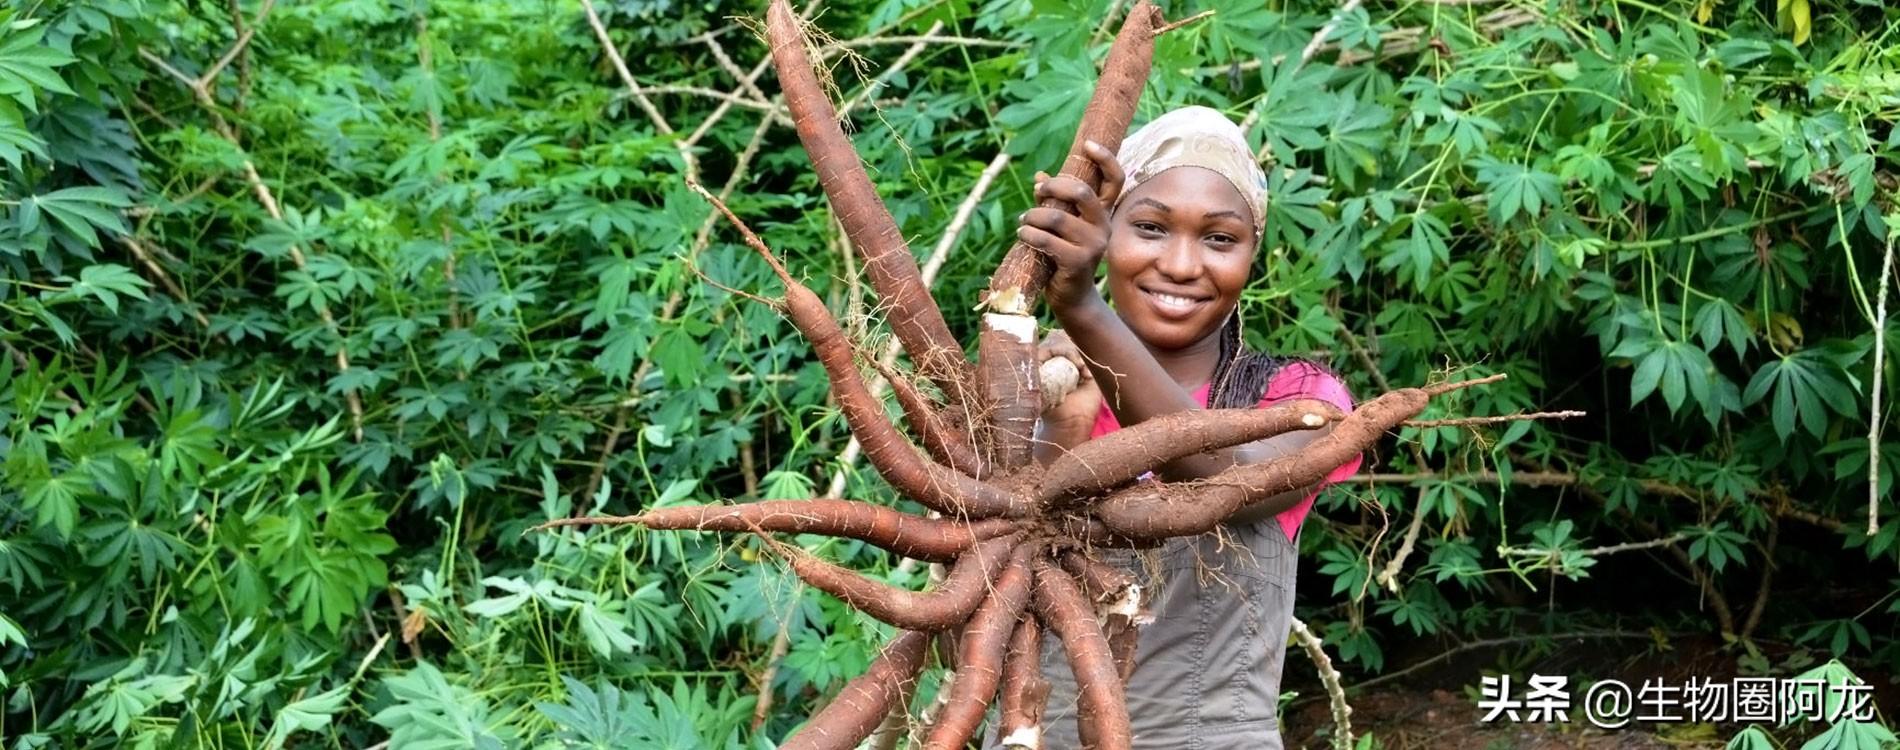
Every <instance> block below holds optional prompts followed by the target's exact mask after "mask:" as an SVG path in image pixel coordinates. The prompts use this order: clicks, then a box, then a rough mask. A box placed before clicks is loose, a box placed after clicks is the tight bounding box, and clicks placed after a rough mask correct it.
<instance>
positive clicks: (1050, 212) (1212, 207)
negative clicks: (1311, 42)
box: [992, 107, 1360, 748]
mask: <svg viewBox="0 0 1900 750" xmlns="http://www.w3.org/2000/svg"><path fill="white" fill-rule="evenodd" d="M1088 154H1089V156H1090V158H1092V159H1094V160H1095V161H1096V163H1097V164H1098V165H1099V167H1100V168H1101V171H1102V175H1103V182H1102V188H1101V190H1100V192H1099V193H1098V192H1096V191H1092V190H1090V189H1089V188H1088V187H1087V186H1085V185H1084V184H1083V183H1081V182H1080V181H1078V180H1074V179H1070V178H1065V177H1056V178H1049V179H1041V180H1040V181H1039V182H1038V184H1037V188H1036V197H1037V198H1038V199H1042V198H1058V199H1061V200H1063V201H1066V202H1068V203H1069V204H1070V205H1072V206H1074V207H1075V212H1074V213H1070V212H1067V211H1063V210H1061V209H1056V208H1036V209H1032V210H1030V211H1029V212H1027V213H1025V214H1024V215H1023V218H1022V221H1023V226H1022V228H1021V229H1020V230H1019V232H1018V236H1019V237H1021V238H1022V239H1023V240H1024V241H1025V242H1028V243H1029V244H1031V245H1033V246H1035V247H1037V248H1038V249H1040V250H1042V251H1043V252H1044V253H1046V254H1047V255H1048V256H1049V257H1050V258H1051V260H1052V262H1053V265H1054V266H1055V272H1054V274H1053V275H1052V277H1051V281H1050V286H1049V288H1048V291H1047V296H1048V299H1049V302H1050V307H1051V309H1052V310H1053V312H1054V313H1055V316H1056V319H1057V320H1058V321H1059V322H1060V323H1061V324H1062V330H1060V331H1056V332H1055V333H1053V334H1051V336H1050V338H1049V340H1048V341H1046V342H1045V343H1044V346H1043V351H1042V356H1043V357H1044V358H1045V359H1047V358H1049V357H1056V356H1061V357H1067V358H1069V359H1072V360H1074V361H1075V363H1076V366H1077V368H1078V369H1080V370H1081V371H1082V372H1083V375H1084V377H1083V381H1082V383H1081V385H1080V387H1078V388H1077V389H1076V390H1075V391H1074V392H1073V393H1071V394H1069V395H1068V397H1066V398H1064V399H1063V400H1062V401H1061V402H1060V403H1059V404H1057V405H1056V406H1053V407H1051V408H1050V409H1049V410H1048V411H1046V412H1045V413H1044V414H1043V415H1042V420H1041V422H1040V424H1039V427H1038V431H1037V444H1036V457H1037V460H1039V461H1043V462H1048V461H1051V460H1054V459H1055V458H1056V457H1058V456H1060V455H1062V454H1063V453H1064V452H1066V451H1068V450H1069V449H1071V448H1073V447H1075V446H1076V445H1079V444H1081V443H1083V442H1085V441H1088V440H1092V439H1094V438H1097V437H1101V436H1103V435H1106V434H1108V433H1111V432H1114V431H1116V430H1118V429H1120V428H1121V426H1122V425H1132V424H1136V423H1139V422H1142V421H1145V420H1148V419H1153V418H1156V417H1160V416H1163V415H1167V414H1173V413H1176V412H1181V411H1186V410H1190V409H1204V408H1209V407H1210V406H1212V407H1217V408H1234V407H1245V406H1251V405H1256V404H1258V405H1262V406H1265V405H1269V404H1273V403H1276V402H1279V401H1282V400H1286V399H1292V398H1318V399H1322V400H1325V401H1328V402H1331V403H1333V404H1334V405H1336V406H1338V407H1339V408H1340V409H1341V410H1342V411H1351V409H1352V398H1351V396H1350V395H1349V394H1348V393H1347V392H1346V389H1345V387H1344V386H1343V385H1342V384H1341V383H1340V381H1339V379H1338V378H1337V377H1335V376H1333V374H1332V373H1330V372H1328V371H1327V370H1326V369H1325V368H1324V367H1322V366H1320V365H1318V364H1315V363H1312V362H1306V361H1298V360H1286V359H1280V358H1276V357H1273V356H1271V355H1268V354H1264V353H1257V352H1250V351H1247V350H1245V348H1244V347H1243V346H1242V345H1241V337H1240V318H1239V315H1238V313H1237V309H1238V304H1239V300H1240V294H1241V291H1242V290H1243V289H1244V288H1245V287H1246V286H1247V283H1248V281H1249V280H1250V279H1251V278H1252V275H1253V274H1252V269H1253V263H1254V260H1255V258H1256V257H1257V256H1259V254H1260V253H1259V249H1260V248H1259V245H1260V238H1261V237H1262V235H1263V232H1262V229H1263V228H1264V224H1265V220H1264V217H1265V203H1266V186H1265V185H1266V181H1265V179H1264V177H1263V176H1262V174H1261V172H1260V168H1259V167H1258V166H1257V165H1256V164H1255V163H1254V161H1253V158H1252V150H1251V149H1249V148H1248V145H1247V143H1246V141H1245V139H1244V138H1243V137H1242V135H1241V132H1240V128H1239V127H1238V126H1236V125H1235V124H1234V123H1233V122H1232V121H1230V120H1228V119H1227V118H1226V116H1224V115H1222V114H1220V113H1219V112H1217V111H1215V110H1212V109H1208V108H1206V107H1187V108H1183V109H1178V110H1174V111H1172V112H1169V113H1167V114H1165V115H1162V116H1161V117H1159V118H1156V119H1155V120H1154V121H1153V122H1150V123H1149V124H1147V125H1145V126H1143V127H1142V128H1141V129H1139V130H1137V131H1136V132H1135V133H1134V134H1132V135H1130V136H1129V137H1128V139H1127V141H1125V142H1124V143H1123V145H1122V148H1121V151H1120V153H1119V154H1113V155H1111V154H1110V153H1109V152H1108V150H1107V149H1105V148H1102V147H1100V146H1098V145H1095V144H1093V143H1091V144H1089V148H1088ZM1124 183H1125V189H1124ZM1098 265H1100V266H1105V267H1106V269H1107V284H1106V287H1107V290H1108V293H1109V298H1108V299H1104V298H1103V297H1102V296H1101V294H1100V293H1099V292H1097V290H1096V286H1095V271H1096V268H1097V266H1098ZM1110 299H1112V300H1113V303H1114V304H1113V306H1112V307H1111V306H1110V304H1109V300H1110ZM1328 431H1329V429H1321V430H1314V431H1298V432H1293V433H1287V434H1285V435H1281V436H1279V437H1275V438H1271V439H1268V440H1263V441H1259V442H1256V443H1249V444H1246V445H1241V446H1237V447H1234V448H1230V449H1226V450H1222V451H1216V452H1211V453H1205V454H1201V455H1197V456H1191V457H1189V458H1184V459H1181V460H1178V461H1175V462H1174V463H1171V464H1168V465H1166V466H1164V467H1162V468H1161V470H1160V471H1158V472H1157V473H1158V474H1160V475H1161V478H1162V479H1164V480H1168V481H1184V480H1193V479H1199V478H1205V477H1210V476H1213V475H1214V474H1216V473H1219V472H1220V471H1222V470H1223V469H1228V468H1231V467H1233V466H1236V465H1241V464H1254V463H1259V462H1263V461H1267V460H1271V459H1273V458H1275V457H1278V456H1281V455H1284V454H1286V453H1289V452H1292V451H1297V450H1298V449H1300V448H1301V447H1302V446H1304V445H1306V444H1307V443H1308V442H1310V441H1312V440H1315V439H1318V438H1319V437H1321V436H1323V435H1325V434H1326V433H1327V432H1328ZM1359 464H1360V459H1359V458H1358V457H1355V458H1353V459H1352V460H1350V461H1348V462H1346V463H1345V464H1343V465H1341V466H1339V467H1338V468H1336V469H1335V470H1334V471H1333V472H1331V473H1330V474H1329V475H1327V477H1326V478H1325V480H1323V481H1322V482H1321V484H1319V485H1315V486H1312V487H1303V488H1299V489H1295V490H1291V491H1288V492H1285V493H1282V494H1281V495H1279V496H1276V497H1273V498H1271V499H1269V500H1267V501H1266V502H1263V503H1260V504H1259V505H1256V506H1254V507H1253V508H1250V509H1248V510H1247V511H1245V512H1243V513H1241V514H1239V515H1237V516H1234V517H1232V518H1231V519H1230V520H1229V521H1228V522H1227V523H1226V524H1225V525H1224V526H1223V527H1222V528H1221V529H1220V530H1219V531H1217V532H1214V533H1210V534H1206V535H1203V536H1200V537H1192V538H1176V539H1173V540H1170V542H1169V544H1168V545H1167V546H1165V547H1164V548H1163V549H1162V550H1161V551H1160V553H1159V558H1158V563H1159V564H1158V565H1152V566H1143V565H1141V564H1140V561H1138V560H1137V559H1135V557H1134V556H1133V554H1132V553H1126V554H1123V555H1121V556H1120V557H1119V558H1113V559H1114V561H1115V562H1117V563H1119V564H1121V566H1122V567H1123V568H1124V569H1126V570H1128V571H1129V572H1131V573H1136V574H1140V573H1141V572H1143V569H1144V567H1145V569H1146V570H1149V571H1158V572H1157V573H1156V574H1155V575H1153V576H1150V580H1149V581H1147V583H1148V585H1149V587H1150V590H1151V591H1157V592H1158V593H1157V594H1155V595H1153V597H1152V598H1151V599H1150V601H1152V602H1154V605H1153V611H1152V614H1153V616H1154V621H1153V622H1152V624H1149V625H1147V626H1145V627H1143V628H1142V629H1141V630H1140V635H1139V640H1138V642H1137V644H1136V652H1135V660H1134V667H1133V672H1132V674H1130V675H1129V676H1128V682H1127V691H1126V692H1127V700H1128V706H1129V714H1130V717H1131V719H1132V721H1133V729H1134V737H1135V743H1136V746H1137V747H1152V748H1161V747H1190V746H1192V747H1248V748H1278V747H1280V746H1281V741H1280V736H1279V727H1278V721H1277V717H1276V709H1277V706H1278V697H1279V683H1280V672H1281V664H1282V661H1283V658H1284V656H1285V648H1286V635H1287V631H1288V628H1289V625H1290V623H1291V617H1292V611H1293V589H1294V578H1295V573H1296V571H1297V568H1298V564H1297V552H1298V546H1297V544H1296V542H1297V539H1298V532H1299V527H1300V522H1301V521H1302V520H1304V518H1305V516H1306V513H1307V512H1308V510H1310V509H1311V507H1312V504H1313V500H1314V497H1315V496H1316V495H1317V494H1318V492H1319V490H1320V489H1321V488H1322V487H1323V486H1324V485H1325V484H1328V483H1331V482H1336V481H1339V480H1341V479H1343V478H1345V477H1347V476H1350V475H1351V474H1352V473H1353V472H1355V471H1357V470H1358V467H1359ZM1110 556H1111V557H1112V552H1111V555H1110ZM1043 653H1044V654H1045V658H1044V664H1043V669H1042V671H1043V675H1044V678H1045V679H1047V680H1048V681H1049V683H1050V684H1051V687H1052V690H1051V693H1050V697H1049V701H1048V706H1049V713H1048V715H1047V716H1046V717H1045V720H1044V732H1046V733H1047V734H1046V736H1045V737H1044V738H1043V746H1045V747H1078V746H1079V745H1078V744H1077V743H1078V741H1079V738H1078V737H1077V736H1075V734H1074V731H1075V729H1074V722H1073V721H1070V720H1066V719H1068V718H1070V717H1072V716H1073V713H1074V711H1075V710H1076V709H1075V706H1076V700H1075V698H1076V694H1077V690H1076V685H1075V682H1074V678H1073V677H1072V676H1071V675H1070V673H1069V671H1068V670H1067V669H1066V668H1065V666H1064V665H1063V664H1061V663H1060V661H1059V658H1058V657H1056V656H1054V655H1055V654H1058V653H1060V652H1059V650H1058V649H1056V648H1053V647H1049V648H1045V649H1044V650H1043ZM1000 742H1002V740H1001V739H1000V738H992V746H996V745H997V743H1000Z"/></svg>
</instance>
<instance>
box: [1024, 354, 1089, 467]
mask: <svg viewBox="0 0 1900 750" xmlns="http://www.w3.org/2000/svg"><path fill="white" fill-rule="evenodd" d="M1057 357H1060V358H1063V359H1067V360H1069V361H1071V362H1074V363H1075V369H1076V370H1077V372H1078V373H1079V374H1078V375H1077V379H1076V383H1075V390H1072V391H1069V393H1068V395H1066V396H1064V397H1063V398H1062V400H1061V401H1058V402H1056V404H1055V405H1054V406H1051V407H1049V408H1047V409H1044V410H1043V412H1042V421H1041V423H1040V424H1039V425H1038V427H1037V430H1036V446H1035V454H1036V460H1037V461H1038V462H1043V463H1046V462H1048V461H1050V460H1052V459H1054V458H1055V457H1056V456H1059V455H1061V454H1062V453H1063V452H1064V451H1067V450H1068V449H1070V448H1074V447H1075V446H1077V445H1081V444H1082V443H1084V442H1087V441H1088V439H1089V433H1090V432H1093V431H1094V429H1095V417H1096V415H1097V414H1098V413H1099V412H1100V411H1101V409H1102V390H1101V389H1100V388H1098V387H1096V385H1095V377H1094V375H1093V374H1092V373H1090V372H1089V367H1088V363H1087V362H1085V361H1083V359H1082V352H1081V350H1080V349H1077V348H1076V346H1075V342H1073V341H1070V340H1069V335H1068V334H1066V333H1063V332H1062V331H1060V330H1056V331H1051V332H1050V333H1049V336H1048V337H1047V338H1045V339H1043V340H1042V344H1041V345H1040V346H1038V347H1037V349H1036V362H1037V364H1038V365H1040V364H1041V363H1043V362H1046V361H1048V360H1051V359H1055V358H1057Z"/></svg>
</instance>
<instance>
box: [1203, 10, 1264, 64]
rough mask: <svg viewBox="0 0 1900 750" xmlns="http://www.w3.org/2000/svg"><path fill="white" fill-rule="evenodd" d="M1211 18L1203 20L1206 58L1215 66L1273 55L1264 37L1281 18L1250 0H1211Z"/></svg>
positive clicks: (1262, 58)
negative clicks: (1206, 50) (1205, 24)
mask: <svg viewBox="0 0 1900 750" xmlns="http://www.w3.org/2000/svg"><path fill="white" fill-rule="evenodd" d="M1205 7H1208V8H1210V9H1212V10H1213V11H1214V17H1213V18H1210V19H1208V20H1207V47H1208V53H1209V59H1210V60H1212V61H1213V62H1216V63H1226V62H1228V61H1233V60H1244V59H1261V60H1265V59H1267V58H1270V57H1272V56H1273V50H1272V49H1271V47H1270V46H1269V40H1268V36H1269V35H1270V34H1271V33H1272V31H1273V28H1274V27H1275V26H1278V25H1280V21H1281V16H1280V14H1278V13H1275V12H1273V11H1271V10H1268V9H1267V7H1266V6H1265V4H1264V3H1256V2H1253V0H1212V1H1211V2H1209V3H1207V4H1206V6H1205Z"/></svg>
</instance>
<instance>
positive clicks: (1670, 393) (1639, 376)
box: [1608, 332, 1740, 423]
mask: <svg viewBox="0 0 1900 750" xmlns="http://www.w3.org/2000/svg"><path fill="white" fill-rule="evenodd" d="M1608 356H1610V357H1612V358H1624V357H1627V358H1630V359H1633V360H1635V361H1636V369H1635V371H1634V372H1633V373H1631V375H1630V404H1631V405H1632V406H1634V405H1636V404H1639V403H1642V401H1643V399H1645V398H1648V397H1649V396H1650V394H1652V393H1657V392H1660V393H1661V394H1662V397H1663V402H1664V403H1665V404H1667V405H1668V406H1669V413H1670V414H1675V413H1677V412H1679V411H1681V409H1682V405H1683V403H1684V397H1685V396H1688V397H1692V398H1694V399H1695V402H1696V404H1697V405H1698V406H1700V407H1701V408H1702V410H1703V416H1704V417H1706V418H1708V420H1709V421H1710V423H1714V422H1715V421H1716V419H1717V418H1719V416H1720V414H1721V413H1722V412H1723V411H1725V410H1727V409H1730V408H1739V406H1740V404H1739V403H1735V399H1733V398H1732V397H1731V393H1732V389H1733V385H1732V384H1729V383H1728V379H1727V378H1725V377H1723V375H1722V374H1721V371H1720V370H1718V369H1716V367H1715V362H1714V361H1713V360H1710V359H1709V355H1708V352H1706V351H1704V350H1703V349H1702V347H1700V346H1697V345H1695V344H1693V343H1690V342H1688V341H1668V340H1658V339H1657V338H1655V337H1654V336H1653V335H1650V334H1648V333H1647V332H1645V333H1632V334H1631V335H1630V336H1629V337H1628V338H1625V339H1623V341H1622V342H1621V343H1619V344H1618V345H1617V346H1616V348H1615V349H1614V350H1612V351H1611V352H1610V353H1609V355H1608Z"/></svg>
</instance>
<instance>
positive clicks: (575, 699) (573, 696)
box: [534, 675, 660, 750]
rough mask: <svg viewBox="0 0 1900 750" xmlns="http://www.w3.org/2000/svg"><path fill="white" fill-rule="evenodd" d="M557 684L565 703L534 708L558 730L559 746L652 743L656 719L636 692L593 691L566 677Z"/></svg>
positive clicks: (613, 747)
mask: <svg viewBox="0 0 1900 750" xmlns="http://www.w3.org/2000/svg"><path fill="white" fill-rule="evenodd" d="M561 684H562V685H563V686H564V687H565V688H566V689H567V701H566V702H564V703H549V702H546V701H543V702H539V703H536V704H534V707H535V710H537V711H540V712H541V714H542V715H543V716H546V717H548V720H549V721H552V722H554V725H555V726H556V727H559V729H557V730H556V731H555V733H554V738H553V739H555V740H556V741H558V742H560V743H562V746H563V747H585V748H594V749H595V750H618V749H619V748H624V747H650V746H651V745H650V743H652V742H654V740H655V737H654V736H653V734H652V731H653V728H654V727H656V726H658V725H659V723H660V720H659V717H658V716H656V715H655V714H654V713H653V709H652V708H651V707H649V706H648V705H647V702H646V699H644V698H643V697H641V695H640V694H639V693H626V692H621V690H620V688H617V687H614V686H613V685H611V684H603V685H601V686H600V689H599V690H595V689H593V688H590V687H588V686H587V684H586V683H584V682H581V681H579V680H576V679H574V678H572V677H568V676H566V675H562V676H561Z"/></svg>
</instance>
